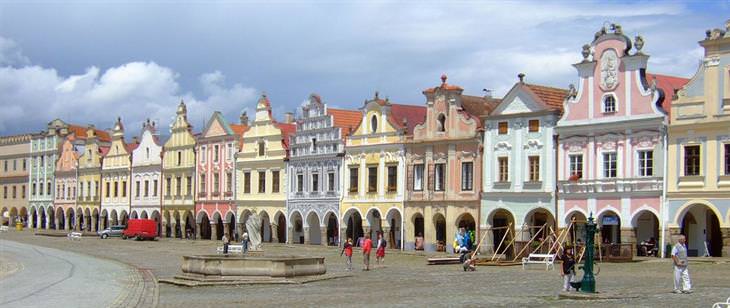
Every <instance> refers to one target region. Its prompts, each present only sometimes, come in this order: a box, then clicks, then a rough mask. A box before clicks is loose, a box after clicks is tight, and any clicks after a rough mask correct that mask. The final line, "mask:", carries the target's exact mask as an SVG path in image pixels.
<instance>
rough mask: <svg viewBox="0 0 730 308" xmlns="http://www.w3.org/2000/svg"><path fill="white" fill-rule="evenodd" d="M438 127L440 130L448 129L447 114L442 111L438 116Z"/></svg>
mask: <svg viewBox="0 0 730 308" xmlns="http://www.w3.org/2000/svg"><path fill="white" fill-rule="evenodd" d="M436 124H437V129H438V131H440V132H445V131H446V116H445V115H444V114H443V113H442V114H440V115H439V117H438V123H436Z"/></svg>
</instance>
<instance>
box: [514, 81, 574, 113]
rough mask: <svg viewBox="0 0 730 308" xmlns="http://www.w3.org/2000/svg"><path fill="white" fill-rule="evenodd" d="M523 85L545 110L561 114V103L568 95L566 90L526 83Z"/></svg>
mask: <svg viewBox="0 0 730 308" xmlns="http://www.w3.org/2000/svg"><path fill="white" fill-rule="evenodd" d="M524 85H525V87H526V88H527V89H528V90H529V91H530V92H532V94H534V95H535V96H536V97H537V98H538V100H539V103H542V104H543V105H544V106H545V107H546V108H548V109H550V110H556V111H561V112H562V111H563V101H564V100H565V97H566V96H567V95H568V90H566V89H560V88H553V87H547V86H541V85H536V84H528V83H525V84H524Z"/></svg>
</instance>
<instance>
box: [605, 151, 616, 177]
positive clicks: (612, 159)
mask: <svg viewBox="0 0 730 308" xmlns="http://www.w3.org/2000/svg"><path fill="white" fill-rule="evenodd" d="M603 177H604V178H615V177H616V153H615V152H612V153H603Z"/></svg>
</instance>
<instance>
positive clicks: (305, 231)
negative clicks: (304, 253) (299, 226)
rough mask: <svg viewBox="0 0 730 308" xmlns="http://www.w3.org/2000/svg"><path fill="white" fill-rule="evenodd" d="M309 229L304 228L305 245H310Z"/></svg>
mask: <svg viewBox="0 0 730 308" xmlns="http://www.w3.org/2000/svg"><path fill="white" fill-rule="evenodd" d="M309 240H310V238H309V227H304V245H309V244H310V242H309Z"/></svg>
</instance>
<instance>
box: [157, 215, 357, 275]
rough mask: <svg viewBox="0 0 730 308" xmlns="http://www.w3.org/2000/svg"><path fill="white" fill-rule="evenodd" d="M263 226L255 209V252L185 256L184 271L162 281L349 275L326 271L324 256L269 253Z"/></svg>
mask: <svg viewBox="0 0 730 308" xmlns="http://www.w3.org/2000/svg"><path fill="white" fill-rule="evenodd" d="M260 226H261V218H260V216H258V215H257V214H255V213H254V214H252V215H251V216H250V217H249V218H248V220H247V221H246V228H247V230H248V231H249V239H250V241H251V243H250V247H251V249H250V251H249V252H253V254H250V255H241V254H237V253H236V254H230V253H229V254H228V255H192V256H183V260H182V264H181V270H182V274H179V275H177V276H175V277H174V278H172V279H159V281H160V282H163V283H171V284H175V285H182V286H208V285H239V284H290V283H306V282H311V281H318V280H325V279H332V278H338V277H345V276H349V275H325V274H326V273H327V269H326V267H325V264H324V257H303V256H273V255H272V256H267V255H266V254H265V253H264V252H263V248H262V245H261V234H260V230H261V228H260Z"/></svg>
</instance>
